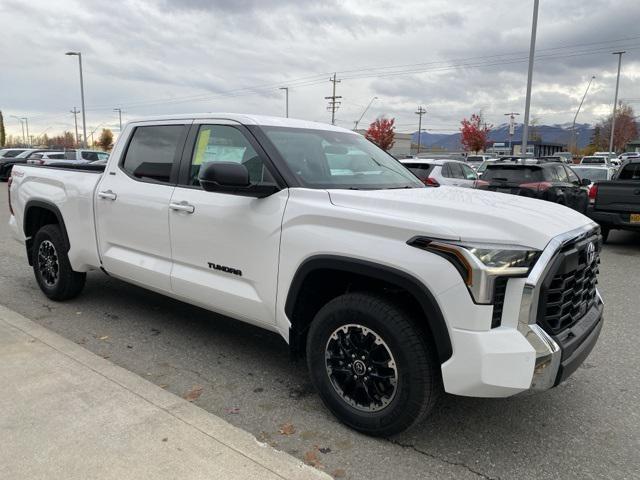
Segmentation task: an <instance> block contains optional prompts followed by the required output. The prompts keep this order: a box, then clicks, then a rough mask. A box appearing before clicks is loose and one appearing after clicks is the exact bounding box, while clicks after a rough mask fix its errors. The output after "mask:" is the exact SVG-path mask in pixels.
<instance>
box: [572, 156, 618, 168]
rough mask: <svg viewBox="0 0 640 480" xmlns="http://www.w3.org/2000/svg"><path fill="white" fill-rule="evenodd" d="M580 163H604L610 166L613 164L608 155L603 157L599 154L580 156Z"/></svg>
mask: <svg viewBox="0 0 640 480" xmlns="http://www.w3.org/2000/svg"><path fill="white" fill-rule="evenodd" d="M580 165H605V166H611V165H613V164H612V163H611V160H610V159H609V157H604V156H600V155H589V156H586V157H582V160H580Z"/></svg>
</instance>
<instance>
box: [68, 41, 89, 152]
mask: <svg viewBox="0 0 640 480" xmlns="http://www.w3.org/2000/svg"><path fill="white" fill-rule="evenodd" d="M65 55H69V56H74V55H75V56H77V57H78V65H79V67H80V100H81V101H82V132H83V142H84V147H85V148H86V147H87V119H86V118H85V114H84V111H85V108H84V81H83V79H82V53H80V52H67V53H65Z"/></svg>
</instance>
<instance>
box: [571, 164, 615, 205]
mask: <svg viewBox="0 0 640 480" xmlns="http://www.w3.org/2000/svg"><path fill="white" fill-rule="evenodd" d="M569 168H570V169H571V170H573V171H574V172H575V173H576V175H578V178H580V179H588V180H590V181H591V183H590V184H589V185H587V189H588V190H589V203H590V204H593V203H594V202H595V189H594V188H593V186H594V185H595V184H596V182H600V181H602V180H611V179H612V178H613V177H614V176H615V174H616V169H615V168H613V167H606V166H599V165H594V166H589V165H573V166H571V167H569Z"/></svg>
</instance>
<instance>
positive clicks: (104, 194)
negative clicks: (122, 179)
mask: <svg viewBox="0 0 640 480" xmlns="http://www.w3.org/2000/svg"><path fill="white" fill-rule="evenodd" d="M98 197H100V198H104V199H105V200H115V199H116V198H118V195H116V194H115V193H113V192H112V191H111V190H107V191H105V192H98Z"/></svg>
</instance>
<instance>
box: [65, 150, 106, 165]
mask: <svg viewBox="0 0 640 480" xmlns="http://www.w3.org/2000/svg"><path fill="white" fill-rule="evenodd" d="M64 158H66V159H67V160H77V161H79V162H80V161H84V162H95V161H96V160H107V159H108V158H109V154H108V153H107V152H103V151H100V150H82V149H78V150H67V151H66V152H65V157H64Z"/></svg>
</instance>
